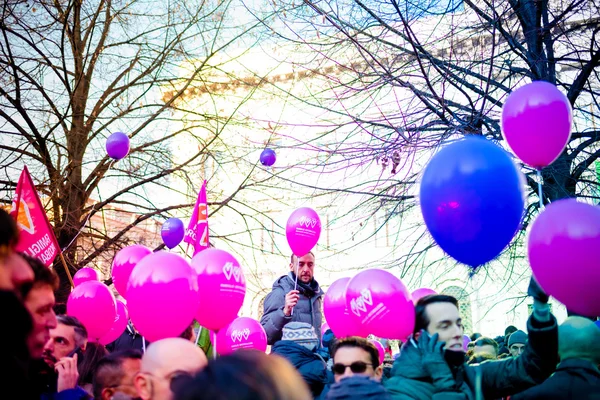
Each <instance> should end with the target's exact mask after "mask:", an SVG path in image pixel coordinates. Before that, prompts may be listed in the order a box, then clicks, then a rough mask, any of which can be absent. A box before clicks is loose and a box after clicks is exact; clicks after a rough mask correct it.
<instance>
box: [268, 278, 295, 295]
mask: <svg viewBox="0 0 600 400" xmlns="http://www.w3.org/2000/svg"><path fill="white" fill-rule="evenodd" d="M293 287H294V282H293V281H292V280H291V278H290V276H289V275H281V276H280V277H279V278H277V279H275V282H273V288H272V290H273V291H275V290H283V291H286V292H287V291H289V290H291V289H292V288H293Z"/></svg>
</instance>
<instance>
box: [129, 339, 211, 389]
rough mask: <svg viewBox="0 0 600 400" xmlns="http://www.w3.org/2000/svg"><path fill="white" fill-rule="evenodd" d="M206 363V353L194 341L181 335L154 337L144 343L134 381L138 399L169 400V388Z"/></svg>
mask: <svg viewBox="0 0 600 400" xmlns="http://www.w3.org/2000/svg"><path fill="white" fill-rule="evenodd" d="M207 364H208V360H207V359H206V355H205V354H204V352H203V351H202V350H200V349H199V348H198V347H197V346H196V345H195V344H194V343H192V342H190V341H189V340H186V339H182V338H168V339H162V340H158V341H156V342H154V343H152V344H151V345H150V346H148V349H147V350H146V353H144V356H143V357H142V367H141V370H140V372H139V373H138V374H137V376H136V377H135V380H134V384H135V388H136V390H137V393H138V396H139V397H140V398H141V399H142V400H171V399H172V398H173V392H172V390H171V387H172V386H173V385H175V384H176V383H177V381H178V380H179V379H183V378H187V377H189V376H191V375H193V374H195V373H196V372H198V371H200V370H201V369H202V368H204V367H205V366H206V365H207Z"/></svg>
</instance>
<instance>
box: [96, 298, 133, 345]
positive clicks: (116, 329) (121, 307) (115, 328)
mask: <svg viewBox="0 0 600 400" xmlns="http://www.w3.org/2000/svg"><path fill="white" fill-rule="evenodd" d="M128 320H129V317H128V315H127V307H125V304H123V302H122V301H121V300H117V316H116V317H115V322H113V324H112V327H111V328H110V330H109V331H108V332H107V333H106V334H105V335H104V336H102V337H101V338H100V340H99V342H100V344H102V345H104V346H106V345H107V344H109V343H112V342H114V341H115V340H117V339H118V338H119V336H121V334H122V333H123V332H125V328H127V321H128Z"/></svg>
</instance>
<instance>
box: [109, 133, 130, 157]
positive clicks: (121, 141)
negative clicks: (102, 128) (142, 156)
mask: <svg viewBox="0 0 600 400" xmlns="http://www.w3.org/2000/svg"><path fill="white" fill-rule="evenodd" d="M106 153H107V154H108V156H109V157H110V158H113V159H115V160H120V159H122V158H125V156H126V155H127V154H129V137H128V136H127V135H126V134H124V133H123V132H115V133H113V134H112V135H110V136H109V137H108V139H106Z"/></svg>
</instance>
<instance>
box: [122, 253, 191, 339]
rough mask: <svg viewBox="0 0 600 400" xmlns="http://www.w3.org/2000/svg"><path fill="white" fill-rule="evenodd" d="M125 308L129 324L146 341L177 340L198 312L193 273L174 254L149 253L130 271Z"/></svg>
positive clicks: (187, 264) (185, 263)
mask: <svg viewBox="0 0 600 400" xmlns="http://www.w3.org/2000/svg"><path fill="white" fill-rule="evenodd" d="M127 308H128V310H129V316H130V318H131V321H132V322H133V325H135V327H136V329H137V330H138V331H139V332H140V333H141V334H142V335H143V336H144V337H145V338H146V339H148V340H149V341H150V342H155V341H157V340H160V339H164V338H168V337H177V336H179V335H180V334H181V333H182V332H183V331H184V330H185V328H187V327H188V326H189V325H190V324H191V323H192V321H193V320H194V314H196V311H198V284H197V281H196V274H194V271H193V270H192V268H191V267H190V264H189V263H188V262H187V261H186V260H185V259H183V258H182V257H181V256H179V255H177V254H175V253H169V252H166V251H159V252H156V253H152V254H150V255H149V256H146V257H144V258H143V259H142V260H141V261H140V262H139V263H138V264H137V265H136V266H135V268H134V269H133V271H132V272H131V276H130V277H129V285H128V286H127Z"/></svg>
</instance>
